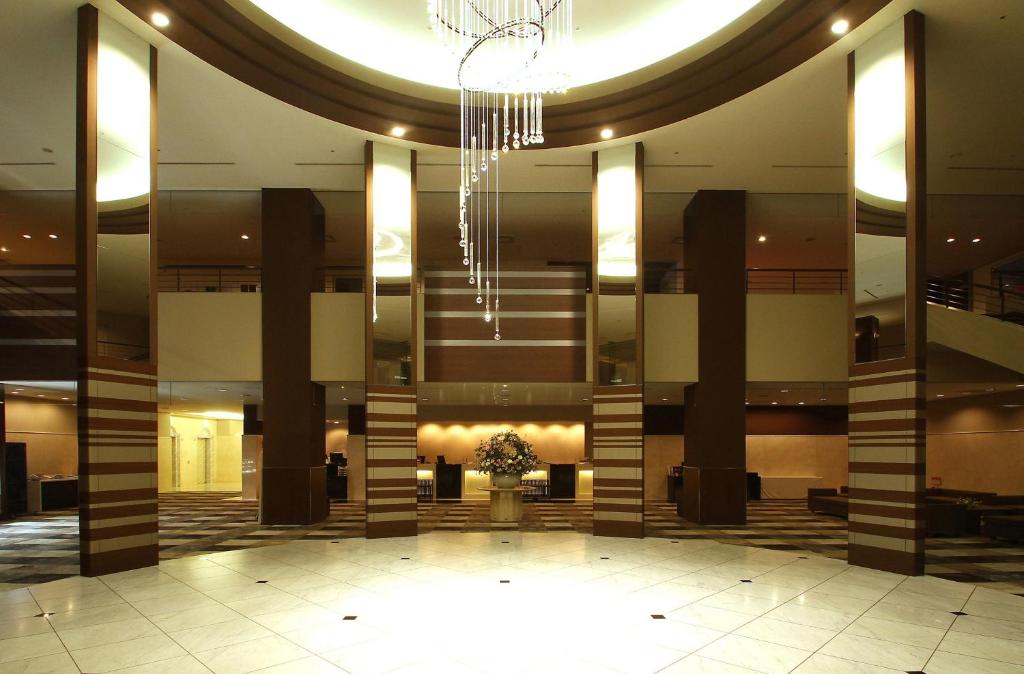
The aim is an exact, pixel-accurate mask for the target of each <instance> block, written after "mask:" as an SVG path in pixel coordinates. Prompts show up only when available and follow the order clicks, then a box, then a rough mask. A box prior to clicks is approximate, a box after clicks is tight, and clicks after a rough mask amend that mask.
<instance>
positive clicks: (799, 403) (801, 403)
mask: <svg viewBox="0 0 1024 674" xmlns="http://www.w3.org/2000/svg"><path fill="white" fill-rule="evenodd" d="M806 404H807V403H805V402H804V401H803V400H801V401H800V402H798V403H797V405H806Z"/></svg>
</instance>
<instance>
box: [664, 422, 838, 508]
mask: <svg viewBox="0 0 1024 674" xmlns="http://www.w3.org/2000/svg"><path fill="white" fill-rule="evenodd" d="M684 447H685V443H684V440H683V436H681V435H647V436H644V498H645V499H646V500H647V501H654V502H659V503H660V502H663V501H664V500H665V493H666V489H665V476H666V475H667V474H668V469H669V467H670V466H677V465H679V464H680V463H682V460H683V455H684V454H685V452H684ZM747 470H748V471H752V472H757V473H760V474H761V476H762V477H792V476H804V477H806V476H817V477H821V478H822V480H821V486H822V487H840V486H842V485H845V484H846V483H847V479H846V476H847V449H846V436H845V435H749V436H747Z"/></svg>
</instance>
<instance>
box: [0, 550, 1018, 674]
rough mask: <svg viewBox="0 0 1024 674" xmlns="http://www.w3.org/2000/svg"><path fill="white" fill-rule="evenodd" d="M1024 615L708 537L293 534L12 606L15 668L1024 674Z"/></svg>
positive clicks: (39, 590) (805, 556)
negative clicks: (500, 644)
mask: <svg viewBox="0 0 1024 674" xmlns="http://www.w3.org/2000/svg"><path fill="white" fill-rule="evenodd" d="M217 579H222V580H223V583H218V582H216V581H217ZM259 580H267V581H268V582H266V583H258V582H257V581H259ZM503 581H507V582H503ZM746 581H749V582H746ZM90 598H91V599H90ZM46 602H54V604H53V605H54V606H55V607H56V608H57V610H56V611H53V612H52V615H46V616H43V617H35V616H36V615H39V614H40V612H41V610H42V609H41V608H40V607H41V606H42V605H43V604H45V603H46ZM1021 602H1024V600H1022V599H1021V598H1019V597H1015V596H1013V595H1010V594H1005V593H1001V592H998V591H994V590H991V589H988V588H978V587H976V586H974V585H971V584H966V583H953V582H949V581H946V580H943V579H937V578H905V577H902V576H896V575H894V574H886V573H881V572H875V571H870V570H866V569H859V568H852V567H849V566H847V565H846V563H845V562H842V561H840V560H835V559H832V558H828V557H823V556H820V555H815V554H813V553H808V552H807V551H804V550H797V551H787V550H765V549H759V548H754V547H751V546H744V545H733V544H727V543H721V542H718V541H713V540H706V539H705V540H679V541H675V542H674V541H673V539H666V538H647V539H613V538H595V537H593V536H591V535H588V534H582V533H577V532H572V531H567V532H560V531H559V532H552V531H547V532H542V531H536V532H533V531H525V532H524V531H513V532H493V531H480V532H473V531H468V532H446V531H434V532H433V533H427V534H423V535H421V536H418V537H416V538H408V539H381V540H372V541H371V540H366V539H362V538H341V539H334V538H327V539H324V540H291V541H290V542H286V543H282V544H279V545H274V546H266V545H263V546H253V547H244V548H239V549H232V550H225V551H221V552H212V553H204V554H201V555H198V556H196V557H188V558H176V559H169V560H165V561H163V562H162V563H161V565H160V567H159V568H158V569H145V570H140V571H138V572H128V573H124V574H115V575H112V576H108V577H101V578H92V579H84V578H67V579H63V580H57V581H54V582H52V583H44V584H39V585H36V586H33V587H32V588H31V589H30V590H27V591H26V590H14V591H10V592H6V593H0V673H2V672H6V671H20V672H29V671H77V670H78V669H81V670H83V671H90V672H91V671H108V670H119V671H129V672H130V671H137V672H143V671H145V672H170V673H173V674H189V673H190V672H193V671H196V672H199V671H206V672H209V671H212V672H223V673H225V674H228V673H239V674H241V673H243V672H250V671H258V670H266V671H273V672H302V673H305V672H311V673H313V674H316V673H318V672H343V673H347V674H374V673H380V674H383V673H385V672H445V673H446V674H459V673H463V672H465V673H467V674H472V673H474V672H487V673H492V674H506V673H507V674H526V673H528V672H535V673H536V672H553V671H557V672H559V674H561V673H562V672H567V673H570V672H593V673H595V674H596V673H600V672H606V673H610V674H631V673H633V672H636V673H637V674H647V673H650V674H654V673H655V672H666V673H669V674H671V673H678V672H707V673H724V674H744V673H749V672H761V673H762V674H765V673H767V674H772V673H774V672H791V671H796V672H800V673H801V674H808V673H814V672H821V673H824V674H891V672H894V671H896V672H906V671H918V670H920V671H925V672H928V674H936V673H938V674H948V673H949V672H1004V671H1005V672H1019V671H1021V670H1020V668H1022V667H1024V604H1022V603H1021ZM954 606H956V607H957V608H958V609H959V608H962V609H963V613H965V614H966V615H962V616H959V617H957V616H955V615H953V614H952V613H950V612H949V611H948V610H944V609H950V608H952V607H954ZM29 610H31V611H32V613H27V611H29ZM524 629H526V630H527V632H528V635H529V636H528V642H529V643H530V647H529V648H528V649H526V650H525V651H524V650H523V649H521V648H519V647H517V646H511V647H510V649H509V650H508V651H507V652H503V651H501V650H500V649H496V648H495V647H494V642H495V639H500V638H501V637H503V636H505V635H508V638H509V640H510V643H511V644H516V643H520V642H521V640H522V638H523V637H522V634H523V630H524ZM552 668H554V669H552Z"/></svg>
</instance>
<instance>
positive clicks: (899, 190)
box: [853, 22, 907, 363]
mask: <svg viewBox="0 0 1024 674" xmlns="http://www.w3.org/2000/svg"><path fill="white" fill-rule="evenodd" d="M903 43H904V36H903V23H902V22H897V23H895V24H893V25H892V26H890V27H889V28H887V29H885V30H884V31H882V32H881V33H879V34H878V35H876V36H875V37H874V38H872V39H871V40H869V41H867V42H865V43H864V44H863V45H862V46H861V47H859V48H858V49H857V50H856V52H855V54H854V158H853V161H854V183H855V185H854V186H855V190H856V220H857V227H856V235H855V241H854V270H855V275H856V288H855V293H856V294H855V300H854V301H855V316H856V328H855V335H856V336H855V357H856V362H858V363H861V362H870V361H877V360H888V359H892V358H900V357H903V356H905V355H906V353H907V338H906V334H907V326H906V315H907V308H906V300H907V165H906V164H907V160H906V137H907V129H906V66H905V63H904V48H903V47H904V44H903Z"/></svg>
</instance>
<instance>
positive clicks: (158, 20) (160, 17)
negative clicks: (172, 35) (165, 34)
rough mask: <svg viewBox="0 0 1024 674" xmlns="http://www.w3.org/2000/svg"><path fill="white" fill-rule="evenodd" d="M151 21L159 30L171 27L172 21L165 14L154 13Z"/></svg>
mask: <svg viewBox="0 0 1024 674" xmlns="http://www.w3.org/2000/svg"><path fill="white" fill-rule="evenodd" d="M149 19H150V21H152V22H153V25H154V26H156V27H157V28H167V26H169V25H171V20H170V19H169V18H168V17H167V15H166V14H164V13H163V12H153V15H152V16H150V17H149Z"/></svg>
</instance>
